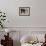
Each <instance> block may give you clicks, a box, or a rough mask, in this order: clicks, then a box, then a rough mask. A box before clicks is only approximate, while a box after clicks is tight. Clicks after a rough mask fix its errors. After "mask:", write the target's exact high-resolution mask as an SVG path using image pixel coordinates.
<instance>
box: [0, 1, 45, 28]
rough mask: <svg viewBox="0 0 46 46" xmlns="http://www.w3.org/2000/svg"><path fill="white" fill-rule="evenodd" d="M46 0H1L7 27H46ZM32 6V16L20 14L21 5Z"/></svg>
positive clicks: (0, 7) (0, 6)
mask: <svg viewBox="0 0 46 46" xmlns="http://www.w3.org/2000/svg"><path fill="white" fill-rule="evenodd" d="M45 4H46V0H0V9H1V10H2V11H5V12H6V15H7V19H8V22H7V24H6V26H7V27H46V5H45ZM26 6H27V7H30V12H31V13H30V16H19V7H26Z"/></svg>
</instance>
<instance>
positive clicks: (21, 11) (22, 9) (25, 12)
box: [19, 7, 30, 16]
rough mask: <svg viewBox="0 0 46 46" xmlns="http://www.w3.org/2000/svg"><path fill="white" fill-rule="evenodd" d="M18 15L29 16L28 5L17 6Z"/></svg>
mask: <svg viewBox="0 0 46 46" xmlns="http://www.w3.org/2000/svg"><path fill="white" fill-rule="evenodd" d="M19 16H30V7H19Z"/></svg>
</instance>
